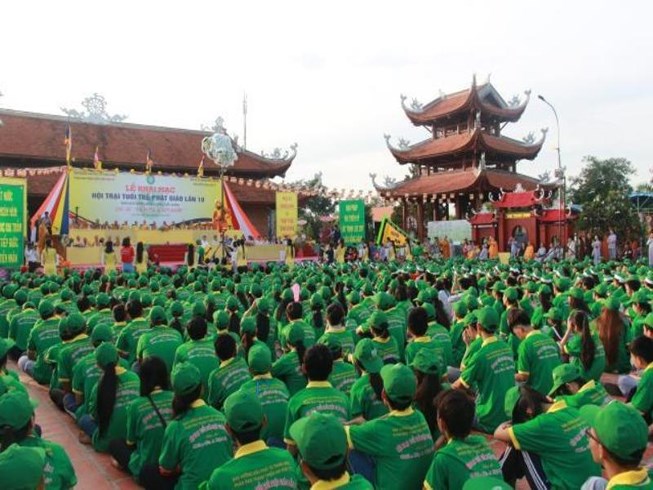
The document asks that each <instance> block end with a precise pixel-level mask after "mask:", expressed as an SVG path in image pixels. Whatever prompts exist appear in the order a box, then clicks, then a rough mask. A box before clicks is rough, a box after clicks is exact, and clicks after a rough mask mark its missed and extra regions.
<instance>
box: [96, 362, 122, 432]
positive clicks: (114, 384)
mask: <svg viewBox="0 0 653 490" xmlns="http://www.w3.org/2000/svg"><path fill="white" fill-rule="evenodd" d="M117 390H118V375H117V374H116V364H115V363H109V364H107V365H106V366H104V373H103V374H102V377H101V378H100V382H99V383H98V390H97V418H98V429H99V431H100V436H103V435H104V434H105V433H106V431H107V429H108V428H109V422H111V414H112V413H113V409H114V406H115V404H116V391H117Z"/></svg>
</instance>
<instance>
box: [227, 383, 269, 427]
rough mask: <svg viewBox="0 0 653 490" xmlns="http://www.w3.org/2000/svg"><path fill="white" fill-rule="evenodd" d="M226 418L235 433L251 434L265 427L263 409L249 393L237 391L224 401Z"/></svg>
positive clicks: (257, 400) (255, 397) (256, 398)
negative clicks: (250, 432)
mask: <svg viewBox="0 0 653 490" xmlns="http://www.w3.org/2000/svg"><path fill="white" fill-rule="evenodd" d="M224 416H225V417H226V419H227V423H228V424H229V427H231V429H232V430H234V431H235V432H249V431H252V430H254V429H258V428H260V427H261V426H262V425H263V407H262V406H261V402H260V401H259V399H258V397H257V396H255V395H254V394H253V393H251V392H248V391H242V390H241V391H236V392H235V393H232V394H231V395H229V396H228V397H227V399H226V400H225V401H224Z"/></svg>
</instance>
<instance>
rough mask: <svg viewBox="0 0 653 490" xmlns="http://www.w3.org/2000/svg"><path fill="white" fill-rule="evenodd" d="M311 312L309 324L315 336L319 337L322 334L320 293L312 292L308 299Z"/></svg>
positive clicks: (321, 301) (322, 316) (322, 302)
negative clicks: (309, 299)
mask: <svg viewBox="0 0 653 490" xmlns="http://www.w3.org/2000/svg"><path fill="white" fill-rule="evenodd" d="M310 306H311V313H310V317H309V321H308V323H309V325H310V326H311V327H313V331H314V332H315V338H316V339H319V338H320V337H321V336H322V335H323V334H324V330H325V327H324V298H323V297H322V295H321V294H320V293H314V294H313V295H312V296H311V301H310Z"/></svg>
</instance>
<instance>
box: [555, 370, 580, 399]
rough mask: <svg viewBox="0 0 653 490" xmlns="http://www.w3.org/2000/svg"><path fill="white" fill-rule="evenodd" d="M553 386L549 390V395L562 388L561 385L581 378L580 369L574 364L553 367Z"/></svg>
mask: <svg viewBox="0 0 653 490" xmlns="http://www.w3.org/2000/svg"><path fill="white" fill-rule="evenodd" d="M552 375H553V387H552V388H551V390H550V391H549V396H553V394H554V393H555V392H556V391H558V390H559V389H560V387H561V386H563V385H565V384H567V383H571V382H572V381H574V380H576V379H578V378H580V376H581V373H580V369H578V367H577V366H575V365H573V364H567V363H565V364H560V365H559V366H556V367H555V368H554V369H553V373H552Z"/></svg>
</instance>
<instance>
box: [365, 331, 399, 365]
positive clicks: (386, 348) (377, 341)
mask: <svg viewBox="0 0 653 490" xmlns="http://www.w3.org/2000/svg"><path fill="white" fill-rule="evenodd" d="M372 342H373V343H374V347H376V351H377V352H378V355H379V357H380V358H381V359H382V360H383V364H390V363H395V362H399V361H400V357H399V348H398V347H397V342H396V341H395V339H394V338H393V337H392V335H389V336H388V337H387V338H385V339H384V338H382V337H374V338H373V339H372Z"/></svg>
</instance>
